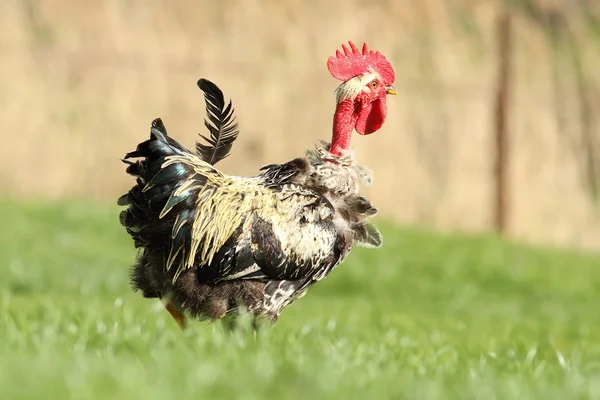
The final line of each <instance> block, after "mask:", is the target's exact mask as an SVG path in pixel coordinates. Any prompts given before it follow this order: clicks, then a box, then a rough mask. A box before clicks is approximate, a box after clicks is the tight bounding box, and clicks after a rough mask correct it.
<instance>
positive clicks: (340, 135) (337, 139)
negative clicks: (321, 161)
mask: <svg viewBox="0 0 600 400" xmlns="http://www.w3.org/2000/svg"><path fill="white" fill-rule="evenodd" d="M357 120H358V115H357V114H355V113H354V102H353V101H352V100H351V99H347V100H344V101H342V102H340V103H339V104H338V105H337V107H336V109H335V114H334V115H333V133H332V137H331V145H330V147H329V152H330V153H331V154H334V155H336V156H341V155H342V154H344V153H346V151H348V149H349V148H350V139H351V137H352V131H353V130H354V126H355V125H356V121H357Z"/></svg>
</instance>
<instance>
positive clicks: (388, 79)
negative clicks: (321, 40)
mask: <svg viewBox="0 0 600 400" xmlns="http://www.w3.org/2000/svg"><path fill="white" fill-rule="evenodd" d="M348 44H349V45H350V49H348V47H346V45H345V44H343V45H342V49H343V50H344V52H343V53H342V52H341V51H339V50H336V51H335V57H334V56H331V57H329V59H328V60H327V68H328V69H329V72H331V75H333V77H334V78H335V79H339V80H340V81H344V82H345V81H347V80H349V79H352V78H354V77H355V76H358V75H362V74H364V73H369V72H370V71H369V67H370V68H372V69H373V70H374V71H375V72H377V73H379V75H381V78H382V79H383V83H385V84H386V85H391V84H392V83H394V80H395V79H396V75H395V73H394V69H393V68H392V65H391V64H390V63H389V62H388V60H387V59H386V58H385V56H384V55H383V54H381V53H380V52H378V51H373V50H368V49H367V44H366V43H364V44H363V47H362V52H360V51H358V49H357V48H356V46H355V45H354V43H352V42H350V41H349V42H348Z"/></svg>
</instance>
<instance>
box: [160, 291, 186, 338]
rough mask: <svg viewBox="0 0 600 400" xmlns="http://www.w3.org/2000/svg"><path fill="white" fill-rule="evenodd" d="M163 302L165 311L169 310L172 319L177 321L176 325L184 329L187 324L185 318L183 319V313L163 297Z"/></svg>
mask: <svg viewBox="0 0 600 400" xmlns="http://www.w3.org/2000/svg"><path fill="white" fill-rule="evenodd" d="M163 304H164V305H165V308H166V309H167V311H168V312H169V314H171V316H172V317H173V319H174V320H175V322H177V325H179V327H180V328H181V330H182V331H184V330H185V328H186V326H187V324H186V319H185V315H183V314H182V313H181V312H180V311H179V310H178V309H177V308H176V307H175V306H174V305H173V304H172V303H171V302H169V301H168V300H166V299H163Z"/></svg>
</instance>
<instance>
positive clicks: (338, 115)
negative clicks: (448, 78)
mask: <svg viewBox="0 0 600 400" xmlns="http://www.w3.org/2000/svg"><path fill="white" fill-rule="evenodd" d="M327 67H328V69H329V71H330V73H331V74H332V75H333V77H334V78H336V79H338V80H340V81H342V82H343V83H341V85H340V86H339V87H338V88H337V89H336V91H335V95H336V102H337V106H336V109H335V114H334V118H333V133H332V139H331V142H330V143H325V142H321V143H320V144H319V145H317V146H316V148H315V149H314V150H310V151H307V152H306V155H305V156H304V157H299V158H296V159H294V160H291V161H289V162H286V163H284V164H270V165H267V166H264V167H263V168H261V170H260V171H261V172H260V173H259V174H257V175H256V176H253V177H237V176H228V175H225V174H224V173H222V172H221V171H219V170H218V169H216V168H215V166H214V165H215V164H216V163H217V162H219V161H220V160H222V159H223V158H225V157H226V156H228V154H229V152H230V150H231V147H232V144H233V142H234V141H235V139H236V138H237V135H238V124H237V122H236V118H235V115H234V110H233V107H232V103H231V101H229V102H228V103H226V102H225V101H224V96H223V93H222V92H221V90H220V89H219V88H218V87H217V86H216V85H215V84H213V83H212V82H210V81H208V80H206V79H200V80H199V81H198V86H199V88H200V89H201V90H203V92H204V97H205V101H206V111H207V117H206V119H205V126H206V127H207V129H208V131H209V132H210V137H206V136H202V138H203V139H204V140H205V141H206V142H207V143H204V144H202V143H198V144H197V145H196V150H197V151H196V154H194V153H193V152H190V151H189V150H187V149H185V148H184V147H183V146H182V145H180V144H179V143H178V142H177V141H175V140H174V139H173V138H171V137H169V136H168V135H167V131H166V128H165V126H164V124H163V122H162V121H161V120H160V119H156V120H154V121H153V122H152V127H151V130H150V139H149V140H146V141H144V142H142V143H140V144H139V145H138V146H137V149H136V150H135V151H133V152H130V153H128V154H126V156H125V158H124V160H123V161H124V162H125V163H126V164H128V166H127V173H129V174H130V175H133V176H134V177H136V179H137V181H136V184H135V185H134V186H133V188H132V189H131V190H130V191H129V192H128V193H126V194H125V195H123V196H121V197H120V198H119V200H118V204H119V205H121V206H126V207H127V208H126V209H125V210H124V211H122V212H121V215H120V221H121V224H122V225H123V226H124V227H125V228H126V230H127V232H128V233H129V235H130V236H131V237H132V238H133V241H134V243H135V246H136V247H137V248H139V249H140V250H141V251H140V252H139V255H138V259H137V262H136V264H135V265H134V267H133V269H132V273H131V284H132V287H133V289H134V290H136V291H137V290H140V291H141V292H142V294H143V296H144V297H146V298H159V299H161V300H162V302H163V303H164V305H165V307H166V309H167V310H168V311H169V313H170V314H171V315H172V316H173V318H174V319H175V321H176V322H177V323H178V325H179V326H180V328H181V329H185V327H186V315H189V316H191V317H196V318H199V319H203V320H206V319H208V320H219V319H222V318H224V317H225V316H233V317H234V318H233V319H234V320H235V316H239V314H240V312H241V311H242V310H245V311H246V312H247V313H249V314H250V315H252V316H253V317H254V321H255V322H256V321H258V320H259V319H267V320H268V321H271V322H272V323H274V322H275V321H276V320H277V319H278V318H279V316H280V314H281V312H282V311H283V309H284V308H286V307H287V306H288V305H290V304H291V303H292V302H294V301H295V300H296V299H298V298H300V297H301V296H303V295H304V294H305V293H306V291H307V289H308V288H309V287H310V286H311V285H312V284H314V283H315V282H318V281H320V280H321V279H323V278H324V277H326V276H327V275H328V274H329V273H330V272H331V271H332V270H333V269H334V268H335V267H336V266H337V265H339V264H340V263H341V262H342V261H343V260H344V259H345V258H346V256H347V255H348V253H349V252H350V250H351V249H352V247H353V246H354V245H358V246H366V247H380V246H381V245H382V237H381V234H380V233H379V231H378V230H377V228H376V227H375V226H373V225H372V224H371V223H370V222H369V221H368V219H369V217H372V216H373V215H375V214H376V213H377V209H376V208H375V207H373V206H372V205H371V203H370V202H369V201H368V200H367V199H366V198H365V197H363V196H361V195H360V194H359V190H358V189H359V184H361V183H364V184H370V183H371V173H370V171H368V170H367V169H365V168H363V167H361V166H360V165H359V164H358V163H357V162H356V159H355V157H354V156H353V154H352V152H351V151H350V139H351V135H352V133H353V131H354V130H356V131H357V132H358V133H359V134H360V135H368V134H371V133H373V132H375V131H377V130H378V129H379V128H381V126H382V124H383V122H384V120H385V117H386V114H387V105H386V98H387V95H388V94H396V91H395V89H394V87H393V86H392V84H393V82H394V80H395V74H394V70H393V68H392V66H391V65H390V63H389V62H388V61H387V59H386V58H385V56H383V55H382V54H381V53H379V52H376V51H372V50H368V49H367V45H366V44H364V45H363V47H362V49H361V50H359V49H358V48H357V47H356V46H355V45H354V44H353V43H352V42H348V46H346V45H342V51H340V50H337V51H336V55H335V56H332V57H329V59H328V61H327ZM132 159H136V160H135V161H132ZM229 320H231V319H229Z"/></svg>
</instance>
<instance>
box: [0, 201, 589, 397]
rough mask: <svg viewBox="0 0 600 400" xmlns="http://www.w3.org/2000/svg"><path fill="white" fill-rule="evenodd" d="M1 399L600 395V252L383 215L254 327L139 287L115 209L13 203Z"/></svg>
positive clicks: (5, 218) (5, 257)
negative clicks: (455, 231) (176, 304)
mask: <svg viewBox="0 0 600 400" xmlns="http://www.w3.org/2000/svg"><path fill="white" fill-rule="evenodd" d="M0 220H1V221H2V226H3V229H2V230H1V231H0V264H1V265H2V268H1V269H0V391H1V395H0V397H1V398H3V399H4V398H5V399H25V398H27V399H67V398H73V399H144V400H150V399H248V400H250V399H323V398H328V399H388V398H393V399H419V400H421V399H469V398H478V399H527V398H538V399H585V398H600V301H599V294H600V258H598V257H597V255H593V254H580V253H575V252H568V251H557V250H551V249H543V248H531V247H524V246H521V245H518V244H514V243H510V242H506V241H503V240H500V239H497V238H495V237H492V236H478V237H470V236H448V235H446V236H442V235H438V234H436V233H433V232H429V231H426V230H415V229H406V228H403V229H400V228H397V227H393V226H390V225H388V226H385V227H384V228H383V233H384V246H383V248H381V249H377V250H371V249H357V250H355V251H353V253H352V254H351V255H350V257H349V258H348V260H347V261H346V262H345V263H344V264H343V265H342V266H341V267H340V268H338V269H337V270H336V271H335V272H334V273H332V274H331V275H330V276H329V277H328V278H327V279H326V280H325V281H323V282H321V283H320V284H318V285H317V286H316V287H314V288H313V289H312V290H310V291H309V292H308V294H307V295H306V296H305V297H304V298H302V299H300V300H299V301H298V302H296V303H295V304H294V305H293V306H291V307H290V308H289V309H287V310H286V311H285V312H284V313H283V315H282V317H281V319H280V321H279V322H278V324H277V325H276V326H275V327H274V328H273V329H268V330H265V331H263V332H261V333H260V334H259V335H258V336H257V337H255V336H254V335H252V334H249V333H246V332H244V331H240V332H238V333H235V334H233V335H231V334H227V333H224V332H223V330H222V327H221V326H220V325H219V324H212V325H210V324H206V323H200V322H194V323H193V324H192V325H191V329H190V331H188V332H186V333H182V332H181V331H180V330H179V328H178V327H177V325H176V324H175V322H174V321H173V320H172V319H171V317H170V316H169V315H168V313H167V312H166V311H164V309H163V308H162V305H161V304H160V303H159V302H158V301H154V300H146V299H143V298H142V297H141V295H139V294H137V293H133V292H132V291H131V290H130V288H129V284H128V269H129V266H130V265H131V264H132V262H133V259H134V256H135V250H134V249H133V245H132V243H131V242H130V240H129V238H128V237H127V236H126V234H125V232H124V231H123V230H122V229H121V227H120V225H119V224H118V209H117V208H116V207H105V206H99V205H93V204H89V203H84V202H65V203H61V204H58V203H20V202H16V201H8V200H4V201H0Z"/></svg>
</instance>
